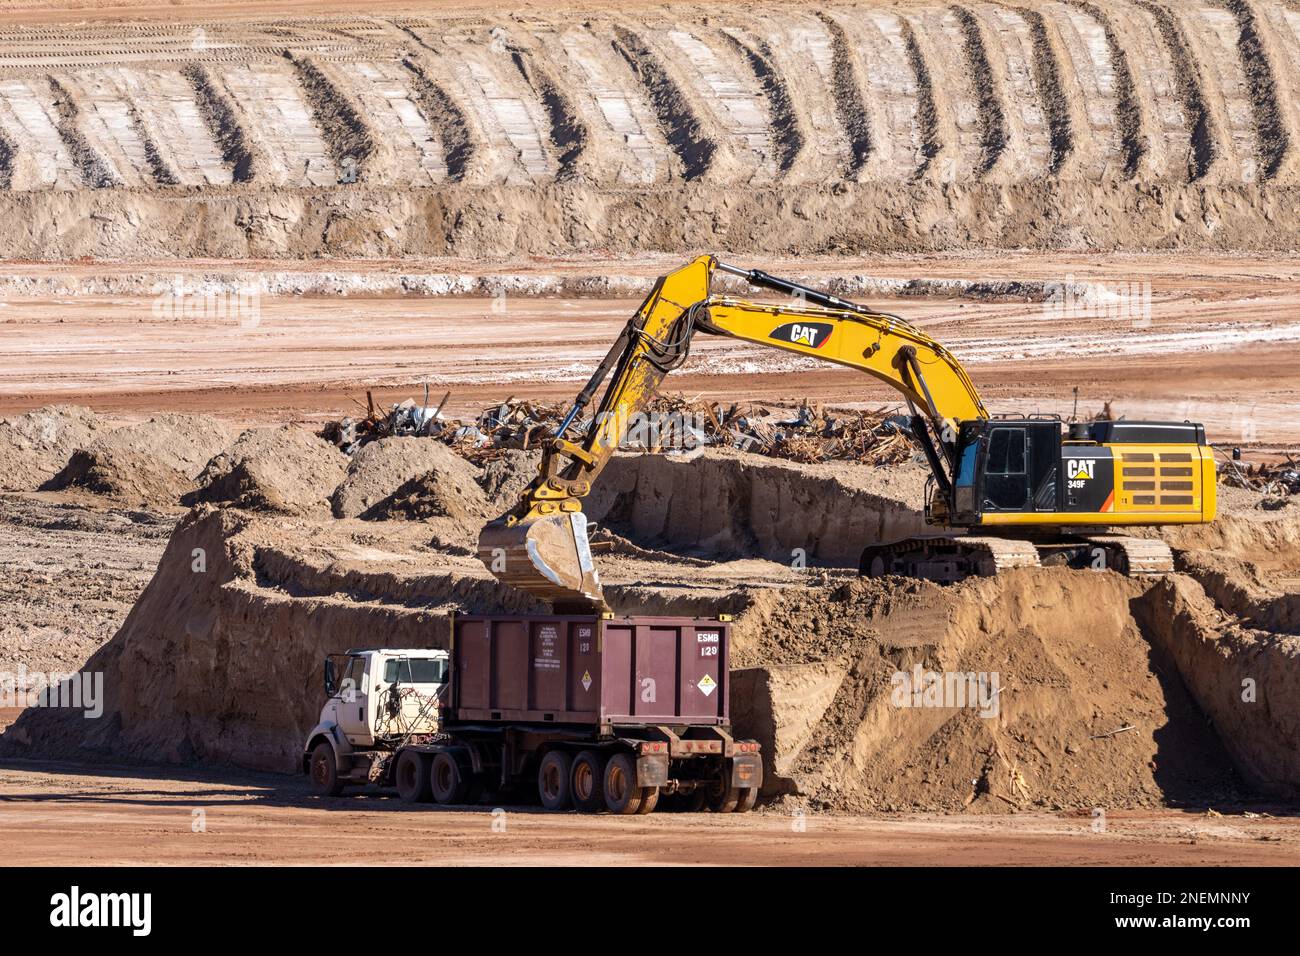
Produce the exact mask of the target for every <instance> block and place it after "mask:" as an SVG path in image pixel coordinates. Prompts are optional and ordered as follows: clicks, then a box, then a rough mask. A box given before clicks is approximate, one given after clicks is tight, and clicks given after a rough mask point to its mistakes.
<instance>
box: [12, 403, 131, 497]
mask: <svg viewBox="0 0 1300 956" xmlns="http://www.w3.org/2000/svg"><path fill="white" fill-rule="evenodd" d="M106 430H107V426H106V425H104V423H103V422H102V421H101V420H100V418H99V416H98V415H96V414H95V413H94V412H92V411H91V410H90V409H88V408H82V407H81V406H79V405H47V406H45V407H44V408H37V409H33V410H32V411H30V412H27V413H26V414H25V415H19V416H18V417H17V418H13V419H6V420H3V421H0V491H35V490H36V489H37V488H38V487H39V486H40V485H41V484H42V483H43V482H45V481H48V480H49V479H50V478H53V477H54V475H55V474H57V473H58V471H59V469H61V468H62V467H63V466H64V465H65V464H66V463H67V461H68V456H70V455H71V454H72V453H73V452H74V451H76V450H77V449H78V448H82V447H85V446H86V445H88V444H90V442H91V441H93V440H94V439H95V437H96V436H98V435H100V434H102V433H103V432H104V431H106Z"/></svg>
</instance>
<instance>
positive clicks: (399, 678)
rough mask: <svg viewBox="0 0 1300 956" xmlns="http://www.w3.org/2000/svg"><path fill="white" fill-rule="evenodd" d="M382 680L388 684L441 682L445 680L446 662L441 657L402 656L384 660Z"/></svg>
mask: <svg viewBox="0 0 1300 956" xmlns="http://www.w3.org/2000/svg"><path fill="white" fill-rule="evenodd" d="M384 681H385V683H388V684H443V683H446V681H447V662H446V661H445V660H444V659H442V658H441V657H403V658H399V659H397V660H390V661H386V662H385V663H384Z"/></svg>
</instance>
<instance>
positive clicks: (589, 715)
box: [452, 615, 731, 727]
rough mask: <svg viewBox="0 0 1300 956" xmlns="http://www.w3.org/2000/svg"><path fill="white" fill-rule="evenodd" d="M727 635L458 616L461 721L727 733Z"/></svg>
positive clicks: (665, 624)
mask: <svg viewBox="0 0 1300 956" xmlns="http://www.w3.org/2000/svg"><path fill="white" fill-rule="evenodd" d="M730 629H731V624H730V622H727V621H718V620H708V619H701V618H686V617H618V618H608V619H603V618H598V617H591V616H587V617H565V616H544V617H543V616H532V617H520V616H487V615H465V616H460V615H458V616H457V617H456V618H455V621H454V624H453V650H452V655H453V661H454V665H453V666H454V670H453V674H452V702H453V703H452V707H453V711H454V715H455V719H457V720H460V721H466V722H484V721H488V722H496V721H502V722H519V723H530V724H531V723H537V724H548V723H555V724H578V725H585V726H590V725H598V726H601V727H608V726H613V725H621V726H628V725H641V724H669V725H684V724H698V725H718V724H727V723H728V722H729V719H728V707H729V704H730V701H729V694H730V690H731V687H730V681H729V680H728V678H727V671H728V668H729V666H730V654H729V650H730V645H729V638H730V636H731V634H730Z"/></svg>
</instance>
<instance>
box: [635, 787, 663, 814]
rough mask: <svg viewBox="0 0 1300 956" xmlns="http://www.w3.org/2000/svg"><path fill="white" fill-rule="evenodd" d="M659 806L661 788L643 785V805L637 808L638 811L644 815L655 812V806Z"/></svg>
mask: <svg viewBox="0 0 1300 956" xmlns="http://www.w3.org/2000/svg"><path fill="white" fill-rule="evenodd" d="M657 806H659V788H658V787H642V788H641V806H640V807H638V808H637V811H636V812H637V813H640V814H642V815H644V814H647V813H654V812H655V807H657Z"/></svg>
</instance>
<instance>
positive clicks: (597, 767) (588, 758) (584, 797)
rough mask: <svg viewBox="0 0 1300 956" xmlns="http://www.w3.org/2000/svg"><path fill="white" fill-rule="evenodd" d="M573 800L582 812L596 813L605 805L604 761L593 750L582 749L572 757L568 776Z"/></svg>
mask: <svg viewBox="0 0 1300 956" xmlns="http://www.w3.org/2000/svg"><path fill="white" fill-rule="evenodd" d="M569 780H570V781H571V783H570V787H569V789H570V792H571V793H572V794H573V802H574V804H575V805H576V806H577V808H578V809H579V810H581V811H583V812H584V813H596V812H597V811H599V810H601V809H602V808H603V807H604V806H605V761H604V759H603V758H602V757H601V755H600V754H599V753H597V752H596V751H594V750H584V751H582V753H580V754H578V756H576V757H574V758H573V773H572V775H571V776H570V778H569Z"/></svg>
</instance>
